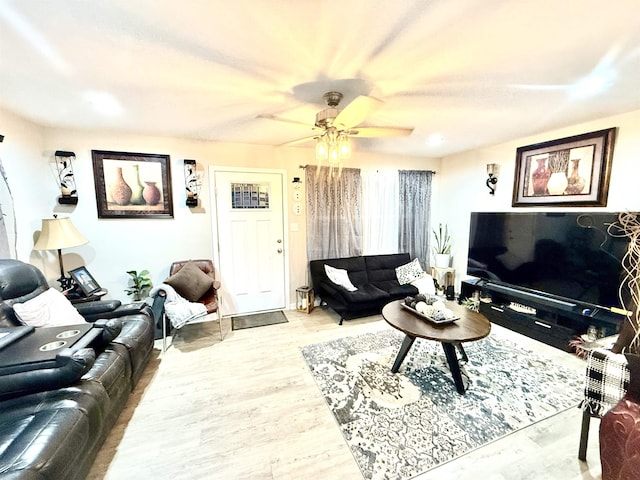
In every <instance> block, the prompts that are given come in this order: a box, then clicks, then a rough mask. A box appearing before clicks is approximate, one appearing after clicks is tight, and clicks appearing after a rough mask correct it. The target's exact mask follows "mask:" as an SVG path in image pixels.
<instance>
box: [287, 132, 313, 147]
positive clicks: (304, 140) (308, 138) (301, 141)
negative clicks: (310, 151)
mask: <svg viewBox="0 0 640 480" xmlns="http://www.w3.org/2000/svg"><path fill="white" fill-rule="evenodd" d="M319 136H320V134H318V135H312V136H310V137H302V138H298V139H296V140H291V141H289V142H284V143H281V144H280V145H278V146H279V147H292V146H294V145H298V144H301V143H306V142H310V141H311V140H315V139H316V138H318V137H319Z"/></svg>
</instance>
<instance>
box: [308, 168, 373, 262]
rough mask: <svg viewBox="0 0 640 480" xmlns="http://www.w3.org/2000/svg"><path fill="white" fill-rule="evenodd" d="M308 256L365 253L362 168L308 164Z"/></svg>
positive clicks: (317, 257) (335, 256)
mask: <svg viewBox="0 0 640 480" xmlns="http://www.w3.org/2000/svg"><path fill="white" fill-rule="evenodd" d="M306 180H307V185H306V188H307V259H308V260H309V261H310V260H318V259H325V258H341V257H351V256H357V255H361V254H362V218H361V215H362V213H361V212H362V207H361V205H362V200H361V199H362V183H361V179H360V169H359V168H343V169H342V173H341V174H340V175H339V176H338V175H336V174H335V172H333V175H332V172H330V169H329V168H328V167H322V168H320V169H318V168H316V167H312V166H309V167H307V168H306Z"/></svg>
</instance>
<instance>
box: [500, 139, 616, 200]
mask: <svg viewBox="0 0 640 480" xmlns="http://www.w3.org/2000/svg"><path fill="white" fill-rule="evenodd" d="M616 131H617V128H607V129H605V130H598V131H595V132H589V133H583V134H580V135H575V136H572V137H566V138H561V139H558V140H551V141H548V142H542V143H536V144H533V145H527V146H524V147H519V148H518V149H517V150H516V169H515V179H514V185H513V199H512V206H513V207H534V206H547V207H556V206H568V205H571V206H591V207H606V206H607V197H608V195H609V179H610V175H611V161H612V158H613V146H614V143H615V137H616Z"/></svg>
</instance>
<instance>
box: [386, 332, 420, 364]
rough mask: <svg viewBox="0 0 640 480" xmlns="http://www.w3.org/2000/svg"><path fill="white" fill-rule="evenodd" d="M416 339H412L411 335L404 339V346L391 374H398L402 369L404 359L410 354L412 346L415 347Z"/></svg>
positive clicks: (397, 356) (401, 347)
mask: <svg viewBox="0 0 640 480" xmlns="http://www.w3.org/2000/svg"><path fill="white" fill-rule="evenodd" d="M415 339H416V337H412V336H410V335H407V336H406V337H404V340H403V341H402V345H401V346H400V351H399V352H398V355H396V361H395V362H393V367H391V373H397V371H398V370H399V369H400V365H402V362H403V361H404V357H406V356H407V353H409V349H410V348H411V345H413V342H414V341H415Z"/></svg>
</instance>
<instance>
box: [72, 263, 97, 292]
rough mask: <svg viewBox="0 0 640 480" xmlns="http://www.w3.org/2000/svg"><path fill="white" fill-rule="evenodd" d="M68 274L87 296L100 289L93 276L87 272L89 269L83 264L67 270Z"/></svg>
mask: <svg viewBox="0 0 640 480" xmlns="http://www.w3.org/2000/svg"><path fill="white" fill-rule="evenodd" d="M69 276H70V277H71V278H73V281H74V282H75V284H76V285H78V287H80V290H82V293H84V295H85V296H87V297H88V296H90V295H92V294H93V293H95V292H97V291H99V290H101V287H100V284H99V283H98V282H97V281H96V279H95V278H93V275H91V274H90V273H89V270H87V267H85V266H82V267H78V268H74V269H73V270H69Z"/></svg>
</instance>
